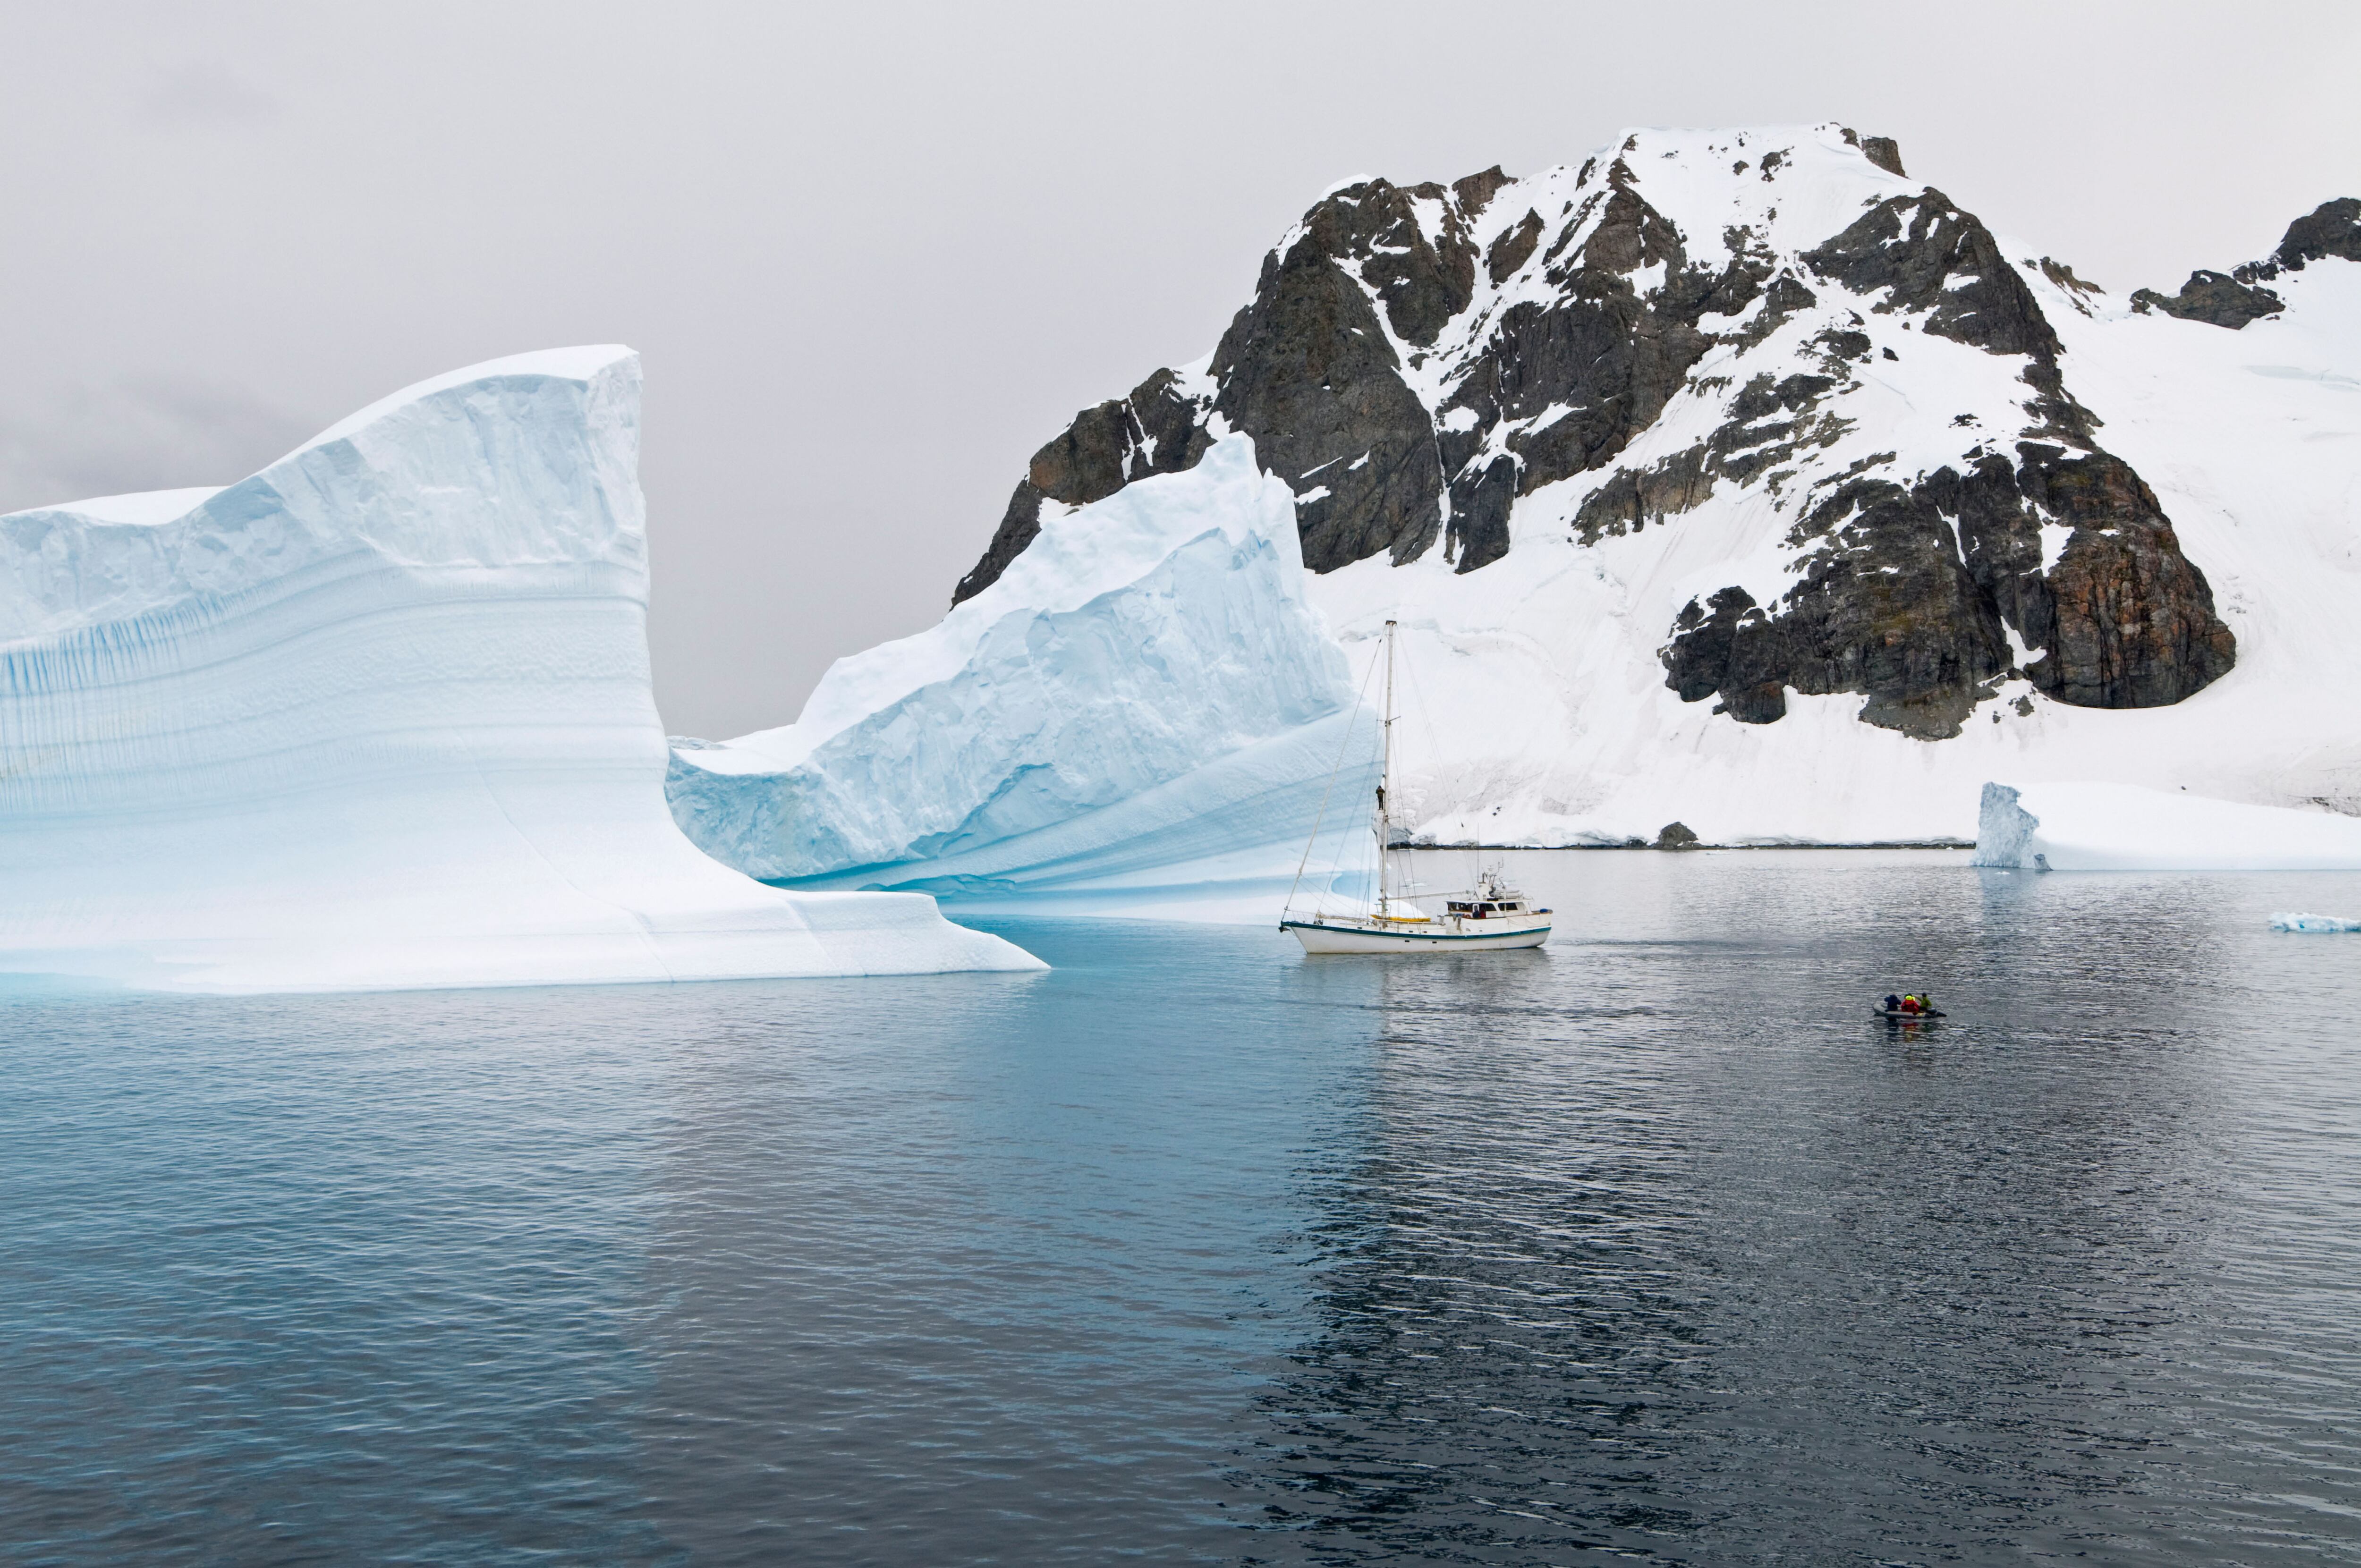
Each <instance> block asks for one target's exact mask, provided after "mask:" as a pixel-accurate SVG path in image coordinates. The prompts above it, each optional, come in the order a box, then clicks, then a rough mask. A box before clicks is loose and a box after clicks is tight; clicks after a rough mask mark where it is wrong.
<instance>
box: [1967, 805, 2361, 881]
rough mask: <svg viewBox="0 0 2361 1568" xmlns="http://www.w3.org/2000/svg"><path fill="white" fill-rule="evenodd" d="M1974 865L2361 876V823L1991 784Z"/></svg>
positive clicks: (2269, 809) (2281, 810) (2267, 809)
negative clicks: (2356, 873)
mask: <svg viewBox="0 0 2361 1568" xmlns="http://www.w3.org/2000/svg"><path fill="white" fill-rule="evenodd" d="M1974 863H1975V864H1977V865H1980V866H2003V867H2008V866H2015V867H2020V868H2024V869H2028V870H2040V871H2053V872H2130V871H2189V872H2301V871H2361V820H2356V818H2354V817H2337V816H2332V815H2330V814H2329V813H2327V812H2322V811H2294V810H2290V809H2288V808H2287V807H2284V806H2246V805H2242V804H2240V803H2239V802H2236V801H2229V800H2212V799H2208V798H2207V797H2205V796H2203V795H2189V794H2185V793H2180V792H2174V791H2167V790H2158V789H2143V788H2140V787H2139V786H2137V785H2135V784H2023V785H2010V784H1985V785H1984V791H1983V805H1982V815H1981V820H1980V822H1979V825H1978V828H1977V833H1976V852H1975V860H1974Z"/></svg>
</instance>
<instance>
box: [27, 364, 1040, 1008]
mask: <svg viewBox="0 0 2361 1568" xmlns="http://www.w3.org/2000/svg"><path fill="white" fill-rule="evenodd" d="M639 379H640V378H639V364H638V359H637V356H635V355H633V354H632V353H631V351H630V350H628V349H624V348H620V347H613V346H605V347H592V348H578V349H566V350H555V351H549V352H544V353H540V354H533V355H525V356H517V357H514V358H511V359H506V360H500V361H495V362H492V363H489V364H485V365H479V366H476V367H470V368H468V369H465V370H461V371H457V372H454V373H453V374H451V375H448V376H444V377H440V378H435V379H434V380H433V381H430V382H426V383H423V384H422V385H420V386H418V387H413V388H411V389H407V390H405V391H403V392H401V393H397V394H396V395H394V396H393V397H391V398H389V399H387V400H383V401H382V402H379V403H378V404H375V405H373V406H372V407H370V408H368V409H367V410H364V411H361V412H360V413H358V414H356V415H355V416H353V417H352V418H350V419H348V420H346V421H344V422H341V423H339V424H338V425H336V426H335V427H333V428H332V429H331V430H329V431H327V432H325V433H323V434H322V435H320V436H319V437H317V438H315V439H314V440H313V441H312V442H311V443H309V444H306V445H304V446H303V447H302V448H300V449H298V450H297V451H295V452H293V453H291V454H290V455H288V456H286V457H284V458H282V459H280V461H279V462H277V463H275V464H273V465H271V466H269V468H266V469H265V470H263V471H262V472H261V473H259V474H257V475H255V476H254V477H251V478H248V479H246V480H244V481H242V482H240V483H238V484H236V485H232V486H230V487H228V488H225V489H221V490H218V491H206V490H194V491H173V492H159V493H158V494H156V495H153V496H148V497H110V498H105V499H102V500H100V501H95V502H90V503H85V504H83V505H82V506H78V507H77V506H66V507H51V508H44V509H40V510H33V511H26V512H18V513H15V514H11V515H9V516H6V517H0V890H5V899H0V970H7V971H11V972H18V973H24V972H43V973H53V974H63V975H75V976H87V977H94V978H98V979H103V980H108V981H118V982H122V983H127V984H131V985H134V986H139V987H148V988H156V989H170V990H190V991H211V992H265V991H324V990H363V989H390V988H401V987H424V986H434V987H441V986H474V985H522V984H544V983H559V982H587V981H659V980H692V979H719V978H741V977H757V976H778V975H821V974H829V975H834V974H874V973H906V972H918V971H933V970H954V969H1027V968H1038V967H1039V966H1038V962H1037V961H1036V960H1034V959H1031V958H1030V957H1029V956H1028V955H1026V954H1024V953H1023V952H1021V951H1020V950H1018V949H1017V948H1013V947H1011V946H1010V945H1008V944H1007V943H1005V942H1002V941H1000V940H999V939H998V938H993V937H990V936H986V935H984V934H982V933H979V932H973V931H968V930H964V929H962V928H961V927H955V926H952V925H950V924H949V923H948V922H946V921H944V920H943V919H942V918H941V916H939V913H938V912H937V910H936V908H935V907H934V905H933V904H932V902H931V901H929V900H928V899H926V898H924V897H918V896H908V895H899V896H895V895H856V894H816V895H789V894H783V893H781V892H778V891H776V890H774V889H769V888H765V887H763V886H761V885H760V884H758V883H754V882H752V881H750V880H748V879H747V878H745V877H743V876H741V875H740V874H738V873H737V872H732V871H730V870H728V869H726V868H724V867H722V866H720V865H718V864H716V863H714V862H713V861H710V860H709V859H708V858H707V857H705V856H703V855H701V854H699V853H698V852H697V850H696V849H695V848H694V847H692V846H691V845H690V844H689V843H688V842H687V840H686V839H684V838H683V837H682V836H681V834H680V832H679V830H678V829H677V828H676V827H675V824H674V823H673V822H672V820H671V817H670V816H669V814H668V812H667V811H666V810H665V807H664V797H663V790H662V779H663V774H664V766H665V756H666V750H665V746H664V738H663V734H662V730H661V728H660V727H659V725H658V723H657V720H656V716H655V710H654V705H653V698H652V696H651V694H650V688H649V681H648V664H647V646H646V635H645V618H646V598H647V570H646V541H645V532H644V515H643V509H642V499H641V495H640V490H639V485H638V478H637V463H638V418H639Z"/></svg>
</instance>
